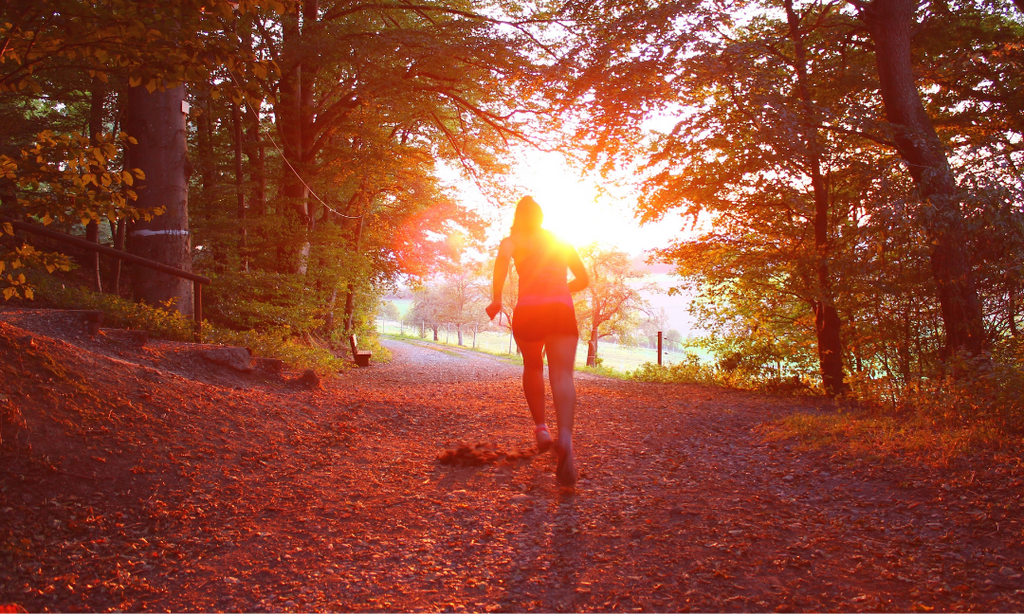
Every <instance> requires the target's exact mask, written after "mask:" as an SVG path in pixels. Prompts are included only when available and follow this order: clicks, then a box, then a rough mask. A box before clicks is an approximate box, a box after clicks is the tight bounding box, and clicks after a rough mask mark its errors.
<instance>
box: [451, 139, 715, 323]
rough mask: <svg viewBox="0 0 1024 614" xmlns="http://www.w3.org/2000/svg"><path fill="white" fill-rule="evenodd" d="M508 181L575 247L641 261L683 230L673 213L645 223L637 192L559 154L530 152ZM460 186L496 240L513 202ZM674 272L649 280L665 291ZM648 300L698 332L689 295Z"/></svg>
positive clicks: (657, 272)
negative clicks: (615, 251) (607, 249)
mask: <svg viewBox="0 0 1024 614" xmlns="http://www.w3.org/2000/svg"><path fill="white" fill-rule="evenodd" d="M509 181H510V182H511V183H513V184H514V185H518V186H521V187H522V190H523V191H522V192H521V195H523V196H525V195H527V194H529V195H531V196H533V197H534V199H535V200H536V201H537V203H538V204H540V206H541V209H543V211H544V227H545V228H547V229H548V230H550V231H551V232H553V233H555V234H556V235H558V236H559V237H561V238H562V239H564V240H566V241H569V242H570V243H572V244H573V245H576V246H581V245H586V244H588V243H591V242H594V241H597V242H599V243H602V244H605V245H608V246H611V247H617V248H619V249H621V250H623V251H625V252H627V253H629V254H630V255H631V256H633V257H634V259H635V261H636V262H637V263H638V264H641V263H643V262H644V261H645V260H646V253H645V252H647V251H648V250H651V249H653V248H657V247H663V246H666V245H668V243H669V242H670V241H671V240H672V239H673V238H675V237H677V236H679V235H680V234H681V233H682V232H683V227H684V223H683V221H682V220H681V219H680V218H678V217H675V216H673V217H671V218H669V219H667V220H665V221H662V222H659V223H655V224H646V225H643V226H641V225H640V223H639V221H638V220H637V219H635V217H634V216H633V205H634V203H635V202H636V195H635V194H632V193H631V191H630V190H629V188H628V187H621V186H613V185H608V184H599V183H598V180H597V179H586V178H580V176H579V173H578V172H576V171H575V170H573V169H572V168H570V166H569V164H567V163H566V162H565V160H564V158H563V157H562V155H561V154H559V153H554V152H552V153H544V152H531V153H530V154H529V155H528V156H524V158H523V160H522V161H521V162H520V163H519V164H517V165H516V168H515V170H514V172H513V176H512V177H510V179H509ZM601 188H603V190H602V189H601ZM458 190H459V193H460V198H462V200H463V202H464V203H465V204H466V205H467V206H469V207H471V208H474V209H476V210H477V211H478V212H479V213H481V214H482V215H483V216H484V217H485V218H487V219H492V220H494V223H493V225H492V227H491V235H490V236H489V237H488V244H491V245H496V244H497V243H498V241H499V240H500V239H501V238H502V237H504V236H506V235H507V234H508V230H509V228H510V227H511V225H512V215H513V212H514V211H515V202H509V203H503V204H502V206H501V207H500V209H496V208H495V206H494V205H493V204H491V203H489V202H487V200H486V199H485V198H484V197H483V196H482V195H480V193H479V192H478V191H477V190H476V189H475V187H473V186H472V185H469V184H466V183H461V184H459V187H458ZM670 271H671V267H668V266H664V265H662V266H658V267H655V268H654V269H653V271H652V277H651V278H650V280H649V281H654V282H655V283H657V284H658V285H659V286H661V287H662V288H663V289H665V290H667V289H668V288H669V287H671V286H673V285H677V284H678V280H677V278H675V277H673V276H672V275H671V274H670ZM647 299H648V300H649V301H650V303H651V304H652V306H654V307H655V308H658V307H660V308H663V309H665V313H666V315H667V316H668V320H669V328H673V329H675V330H677V331H679V332H680V333H682V334H683V335H684V336H686V335H687V334H691V333H692V334H697V333H696V331H694V328H695V326H696V324H695V322H694V321H693V318H692V317H690V315H689V313H688V309H689V304H690V298H689V296H669V295H668V294H667V293H662V294H655V295H650V296H648V297H647Z"/></svg>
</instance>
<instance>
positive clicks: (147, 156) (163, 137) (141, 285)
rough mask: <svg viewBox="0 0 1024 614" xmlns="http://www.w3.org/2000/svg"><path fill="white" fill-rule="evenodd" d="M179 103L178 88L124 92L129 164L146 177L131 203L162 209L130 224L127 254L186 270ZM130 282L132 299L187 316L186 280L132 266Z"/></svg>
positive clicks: (185, 167)
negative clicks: (165, 305)
mask: <svg viewBox="0 0 1024 614" xmlns="http://www.w3.org/2000/svg"><path fill="white" fill-rule="evenodd" d="M184 99H185V87H184V86H183V85H179V86H178V87H175V88H169V89H167V90H164V91H159V90H157V91H154V92H153V93H149V92H147V91H146V89H145V88H143V87H133V88H131V89H130V90H128V113H127V114H128V119H127V122H126V124H125V130H126V132H127V133H128V134H129V135H130V136H132V137H135V139H136V140H137V141H138V143H137V144H134V145H131V146H129V148H128V159H129V166H130V167H133V168H140V169H142V171H143V172H144V173H145V174H146V177H145V179H143V180H141V181H139V182H137V183H136V191H137V192H138V195H139V200H138V201H137V202H136V205H137V206H138V207H139V208H140V209H143V210H150V211H152V210H154V209H157V208H163V209H164V213H163V214H162V215H157V216H155V217H153V218H152V219H151V220H149V221H144V220H139V221H136V222H134V223H133V224H132V225H131V228H130V229H129V231H128V251H130V252H131V253H133V254H136V255H138V256H142V257H143V258H149V259H151V260H156V261H157V262H162V263H164V264H168V265H170V266H173V267H177V268H180V269H184V270H186V271H191V270H192V257H191V251H190V241H189V229H188V176H189V175H190V174H191V171H192V167H191V164H190V163H189V160H188V152H187V148H186V141H185V114H184V113H183V112H182V105H181V103H182V102H183V101H184ZM131 280H132V290H133V293H134V295H135V298H136V299H137V300H140V301H143V302H145V303H148V304H150V305H159V304H162V303H166V302H167V301H172V302H173V307H174V308H175V309H177V310H178V311H179V312H181V313H182V314H185V315H191V314H192V282H191V281H189V280H187V279H181V278H178V277H175V276H173V275H167V274H166V273H160V272H157V271H154V270H152V269H148V268H145V267H140V266H133V267H132V274H131Z"/></svg>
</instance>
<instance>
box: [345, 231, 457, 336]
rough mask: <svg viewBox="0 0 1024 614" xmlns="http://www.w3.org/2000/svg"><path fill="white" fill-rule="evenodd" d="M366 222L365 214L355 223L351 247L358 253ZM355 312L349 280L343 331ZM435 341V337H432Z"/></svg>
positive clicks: (354, 296) (352, 291)
mask: <svg viewBox="0 0 1024 614" xmlns="http://www.w3.org/2000/svg"><path fill="white" fill-rule="evenodd" d="M365 222H366V216H362V217H360V218H359V223H358V224H357V225H356V236H355V240H354V241H352V247H353V249H354V250H355V253H356V254H357V255H358V254H359V250H360V249H361V247H362V242H363V224H364V223H365ZM355 312H356V286H355V284H354V283H352V282H349V284H348V295H347V296H346V297H345V332H346V333H348V332H349V331H351V330H352V318H353V316H354V315H355ZM434 336H435V337H436V336H437V331H436V330H435V331H434ZM434 341H437V339H434Z"/></svg>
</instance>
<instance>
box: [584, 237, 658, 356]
mask: <svg viewBox="0 0 1024 614" xmlns="http://www.w3.org/2000/svg"><path fill="white" fill-rule="evenodd" d="M579 254H580V260H582V261H583V266H585V267H586V269H587V272H588V273H589V274H590V285H589V286H587V289H586V290H584V291H582V292H580V293H578V294H576V296H575V297H574V300H575V303H576V318H577V321H578V323H579V326H580V329H581V330H582V331H583V333H584V337H585V338H586V339H588V342H587V365H588V366H591V367H594V366H597V343H598V341H599V340H600V339H602V338H604V337H608V336H611V335H622V334H627V333H630V332H632V331H633V330H635V329H636V327H637V324H638V316H639V314H640V312H641V311H642V310H643V309H644V308H645V307H647V301H646V300H645V299H644V298H643V294H642V291H643V290H654V289H655V287H654V286H653V284H646V285H645V284H643V283H642V282H643V280H644V278H646V277H647V275H648V274H647V273H646V272H644V271H640V270H638V269H635V268H633V263H632V261H631V259H630V257H629V254H627V253H626V252H623V251H621V250H617V249H614V248H608V247H602V246H600V245H598V244H596V243H593V244H590V245H587V246H585V247H583V248H581V249H580V250H579ZM637 286H639V287H637Z"/></svg>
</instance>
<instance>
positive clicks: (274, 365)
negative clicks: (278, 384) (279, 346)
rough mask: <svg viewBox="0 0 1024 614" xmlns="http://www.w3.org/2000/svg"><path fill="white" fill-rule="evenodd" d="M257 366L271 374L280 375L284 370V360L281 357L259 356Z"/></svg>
mask: <svg viewBox="0 0 1024 614" xmlns="http://www.w3.org/2000/svg"><path fill="white" fill-rule="evenodd" d="M256 368H257V369H259V370H260V371H263V372H265V373H270V374H271V375H280V374H281V371H283V370H284V361H283V360H281V359H279V358H257V359H256Z"/></svg>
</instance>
